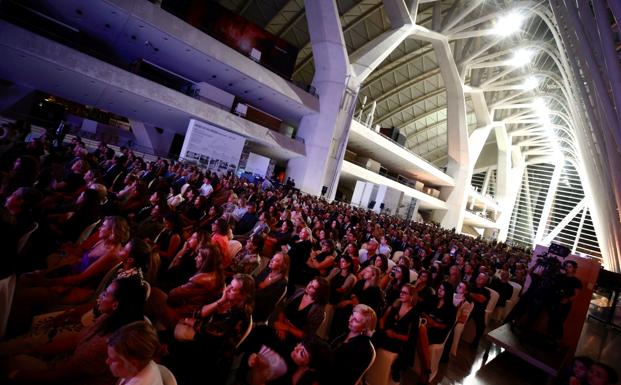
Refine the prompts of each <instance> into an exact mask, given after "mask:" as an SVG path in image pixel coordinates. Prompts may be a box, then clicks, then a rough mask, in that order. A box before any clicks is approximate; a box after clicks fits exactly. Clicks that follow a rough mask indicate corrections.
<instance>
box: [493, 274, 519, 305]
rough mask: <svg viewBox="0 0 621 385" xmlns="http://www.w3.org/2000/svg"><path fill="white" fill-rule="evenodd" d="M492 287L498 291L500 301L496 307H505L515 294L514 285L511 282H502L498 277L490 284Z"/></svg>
mask: <svg viewBox="0 0 621 385" xmlns="http://www.w3.org/2000/svg"><path fill="white" fill-rule="evenodd" d="M489 287H490V289H492V290H496V291H497V292H498V302H497V303H496V307H505V304H506V303H507V301H508V300H509V299H511V296H512V295H513V286H511V284H510V283H509V282H502V281H501V280H500V279H498V278H494V279H492V283H490V285H489Z"/></svg>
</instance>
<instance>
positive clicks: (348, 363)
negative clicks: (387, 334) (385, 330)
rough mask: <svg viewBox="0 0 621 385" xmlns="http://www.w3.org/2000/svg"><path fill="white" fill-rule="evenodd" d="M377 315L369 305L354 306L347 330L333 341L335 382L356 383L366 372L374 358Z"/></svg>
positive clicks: (351, 384) (345, 384) (340, 384)
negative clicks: (374, 332)
mask: <svg viewBox="0 0 621 385" xmlns="http://www.w3.org/2000/svg"><path fill="white" fill-rule="evenodd" d="M376 323H377V315H376V314H375V311H374V310H373V309H371V308H370V307H369V306H367V305H364V304H358V305H356V306H354V309H353V310H352V314H351V316H350V317H349V322H348V324H347V331H346V332H345V333H343V334H342V335H340V336H338V337H336V338H335V339H334V340H333V341H332V344H331V345H332V350H333V354H334V367H335V368H336V369H337V370H335V371H334V375H333V378H332V380H333V381H332V383H333V384H335V385H336V384H339V385H354V384H356V383H357V381H358V379H359V378H360V376H362V375H363V374H364V372H365V371H366V369H367V368H368V367H369V365H370V364H371V360H372V359H373V352H374V347H373V344H372V343H371V335H372V333H373V331H374V330H375V325H376Z"/></svg>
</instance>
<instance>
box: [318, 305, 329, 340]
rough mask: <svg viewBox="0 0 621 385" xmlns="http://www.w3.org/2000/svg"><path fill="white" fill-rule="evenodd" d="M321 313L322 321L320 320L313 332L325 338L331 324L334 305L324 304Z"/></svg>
mask: <svg viewBox="0 0 621 385" xmlns="http://www.w3.org/2000/svg"><path fill="white" fill-rule="evenodd" d="M323 313H324V316H323V322H321V325H319V327H318V328H317V332H316V333H315V334H317V335H318V336H319V337H321V338H323V339H324V340H325V339H327V338H328V332H329V331H330V326H332V318H333V317H334V306H333V305H330V304H328V305H326V307H325V311H324V312H323Z"/></svg>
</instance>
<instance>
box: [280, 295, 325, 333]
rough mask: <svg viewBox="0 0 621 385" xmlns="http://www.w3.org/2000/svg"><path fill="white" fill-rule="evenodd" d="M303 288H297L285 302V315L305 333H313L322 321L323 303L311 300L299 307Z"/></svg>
mask: <svg viewBox="0 0 621 385" xmlns="http://www.w3.org/2000/svg"><path fill="white" fill-rule="evenodd" d="M304 290H305V289H304V288H301V289H298V290H297V291H296V292H295V293H294V294H293V296H292V297H291V298H289V300H288V301H287V303H286V304H285V310H284V313H285V317H287V319H288V320H289V321H290V322H291V323H292V324H293V325H294V326H295V327H296V328H298V329H300V330H302V331H304V334H306V335H313V334H315V332H316V331H317V329H318V328H319V325H321V322H323V317H324V305H321V304H319V303H315V302H313V303H312V304H310V305H308V306H306V307H305V308H303V309H299V306H300V302H301V301H302V297H303V296H304Z"/></svg>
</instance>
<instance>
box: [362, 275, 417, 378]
mask: <svg viewBox="0 0 621 385" xmlns="http://www.w3.org/2000/svg"><path fill="white" fill-rule="evenodd" d="M417 300H418V298H417V293H416V289H415V288H414V286H413V285H410V284H409V283H408V284H405V285H403V287H402V288H401V291H400V292H399V299H398V300H396V301H395V302H394V303H393V304H392V305H391V306H390V307H389V308H388V309H387V310H386V311H385V312H384V315H383V316H382V318H381V319H380V321H379V329H380V330H379V331H378V332H377V333H376V335H375V336H374V338H373V342H374V343H375V346H377V347H378V348H382V349H385V350H388V351H389V352H392V353H397V354H398V355H397V358H396V359H395V361H394V362H393V364H392V368H391V373H392V378H393V381H399V378H400V375H401V371H403V370H405V369H407V367H408V365H409V364H411V363H412V362H414V352H415V351H416V341H417V336H418V324H419V319H420V316H419V314H418V312H417V311H416V302H417Z"/></svg>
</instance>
